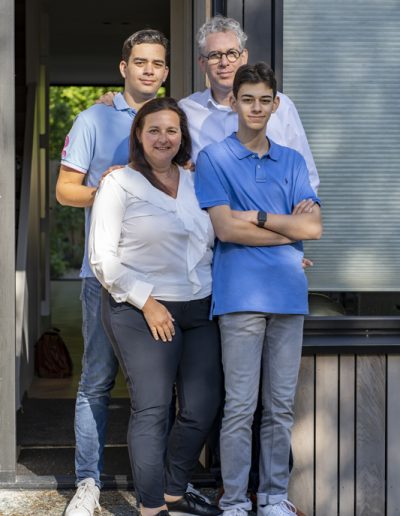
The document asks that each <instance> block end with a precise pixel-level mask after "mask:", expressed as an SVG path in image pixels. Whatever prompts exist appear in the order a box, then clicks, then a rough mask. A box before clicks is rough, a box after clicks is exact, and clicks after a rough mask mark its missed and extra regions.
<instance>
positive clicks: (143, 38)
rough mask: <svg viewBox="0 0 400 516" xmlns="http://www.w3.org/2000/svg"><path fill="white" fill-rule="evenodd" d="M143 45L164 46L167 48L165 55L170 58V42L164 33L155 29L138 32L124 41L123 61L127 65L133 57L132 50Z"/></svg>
mask: <svg viewBox="0 0 400 516" xmlns="http://www.w3.org/2000/svg"><path fill="white" fill-rule="evenodd" d="M142 43H152V44H155V45H162V46H163V47H164V48H165V55H166V56H168V50H169V42H168V39H167V38H166V37H165V36H164V34H163V33H162V32H160V31H159V30H154V29H143V30H138V31H137V32H135V33H134V34H132V35H131V36H129V38H127V39H126V40H125V41H124V44H123V46H122V60H123V61H125V63H127V62H128V61H129V58H130V56H131V51H132V48H133V47H134V46H135V45H141V44H142Z"/></svg>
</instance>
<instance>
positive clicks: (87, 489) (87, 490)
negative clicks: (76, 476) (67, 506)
mask: <svg viewBox="0 0 400 516" xmlns="http://www.w3.org/2000/svg"><path fill="white" fill-rule="evenodd" d="M93 487H94V486H92V485H91V484H88V483H87V482H85V483H84V484H82V485H80V486H79V487H78V490H77V492H76V495H75V498H76V500H75V504H74V505H75V508H78V509H79V505H81V501H82V500H83V499H84V498H85V497H86V494H88V495H89V496H91V497H92V498H93V501H94V503H95V505H96V507H97V509H99V510H100V509H101V507H100V504H99V502H98V501H97V498H96V496H95V495H94V494H93V491H92V489H93Z"/></svg>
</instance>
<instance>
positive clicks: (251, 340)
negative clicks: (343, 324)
mask: <svg viewBox="0 0 400 516" xmlns="http://www.w3.org/2000/svg"><path fill="white" fill-rule="evenodd" d="M303 320H304V317H303V316H302V315H274V314H265V313H257V312H240V313H231V314H227V315H222V316H220V318H219V325H220V329H221V347H222V364H223V368H224V374H225V407H224V417H223V420H222V428H221V472H222V480H223V484H224V495H223V496H222V498H221V500H220V507H221V509H223V510H227V509H233V508H239V507H241V508H243V509H245V510H251V502H250V500H249V499H248V497H247V485H248V478H249V470H250V464H251V441H252V433H251V427H252V423H253V416H254V412H255V410H256V406H257V398H258V392H259V385H260V378H261V384H262V391H261V399H262V407H263V408H262V415H261V426H260V443H261V450H260V484H259V488H258V493H257V499H258V503H259V504H260V505H266V504H268V503H269V504H275V503H278V502H280V501H281V500H284V499H286V498H287V490H288V481H289V454H290V438H291V429H292V425H293V405H294V397H295V393H296V385H297V378H298V372H299V368H300V360H301V346H302V340H303Z"/></svg>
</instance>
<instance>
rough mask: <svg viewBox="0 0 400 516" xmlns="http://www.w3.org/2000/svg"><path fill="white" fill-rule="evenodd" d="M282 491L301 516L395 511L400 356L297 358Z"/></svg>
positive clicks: (399, 501) (398, 505) (398, 510)
mask: <svg viewBox="0 0 400 516" xmlns="http://www.w3.org/2000/svg"><path fill="white" fill-rule="evenodd" d="M295 410H296V416H295V426H294V429H293V453H294V460H295V466H294V469H293V472H292V476H291V481H290V489H289V495H290V498H291V500H293V502H294V503H295V504H296V505H297V506H298V507H299V508H300V509H301V510H302V511H304V512H305V513H306V514H307V516H311V515H315V516H334V515H340V516H396V515H400V489H399V481H400V443H399V434H400V355H358V356H355V355H343V356H340V355H324V356H318V355H316V356H308V357H303V359H302V365H301V370H300V376H299V384H298V391H297V396H296V406H295Z"/></svg>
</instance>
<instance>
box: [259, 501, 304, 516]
mask: <svg viewBox="0 0 400 516" xmlns="http://www.w3.org/2000/svg"><path fill="white" fill-rule="evenodd" d="M288 514H290V515H292V516H293V514H297V511H296V507H295V506H294V505H293V504H292V503H291V502H289V500H282V501H281V502H279V503H274V504H273V505H259V506H258V508H257V516H287V515H288Z"/></svg>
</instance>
